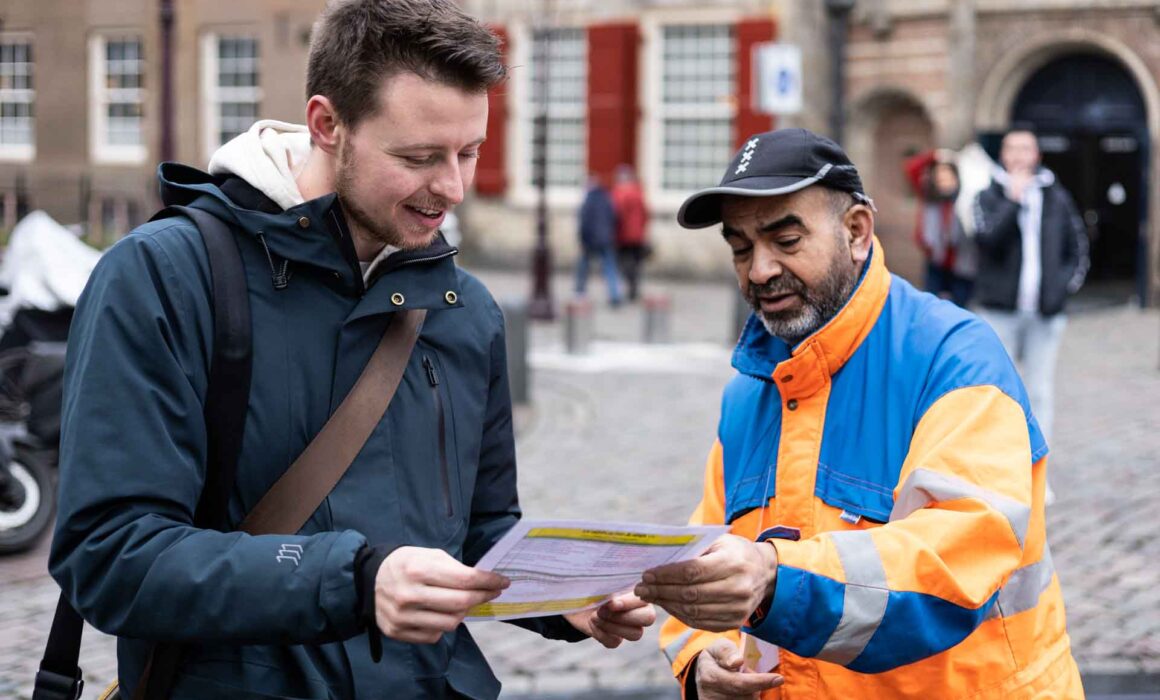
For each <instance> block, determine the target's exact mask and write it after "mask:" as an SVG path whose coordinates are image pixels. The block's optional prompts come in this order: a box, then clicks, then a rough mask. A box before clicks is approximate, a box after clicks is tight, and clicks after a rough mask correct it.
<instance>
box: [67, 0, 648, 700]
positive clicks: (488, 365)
mask: <svg viewBox="0 0 1160 700" xmlns="http://www.w3.org/2000/svg"><path fill="white" fill-rule="evenodd" d="M505 74H506V67H505V66H504V65H503V63H502V62H501V58H500V52H499V45H498V40H497V39H496V38H495V37H494V36H493V35H492V34H491V33H490V32H489V31H488V30H487V29H485V28H484V27H483V26H482V25H480V24H479V22H478V21H476V20H474V19H472V18H470V17H468V16H467V15H466V14H464V13H463V11H462V10H461V9H460V8H459V7H458V6H457V5H456V4H455V3H454V2H452V1H451V0H339V1H337V2H333V3H332V4H331V5H330V6H329V7H328V9H327V10H326V12H325V13H324V14H323V16H322V18H321V20H320V22H319V23H318V24H317V26H316V27H315V31H314V34H313V38H312V43H311V49H310V60H309V66H308V70H307V94H308V95H310V98H309V100H308V101H307V104H306V124H305V125H304V126H295V125H290V124H283V123H279V122H270V121H266V122H259V123H257V124H255V125H254V127H253V128H252V129H250V130H249V131H248V132H246V133H245V134H242V135H241V136H239V137H237V138H236V139H234V140H233V141H231V142H230V143H228V144H226V145H225V146H224V147H223V148H222V149H221V150H220V151H219V152H218V153H217V154H215V155H214V157H213V159H212V162H211V164H210V172H209V173H204V172H201V171H199V170H196V169H194V168H191V167H188V166H184V165H179V164H174V163H167V164H164V165H162V166H161V169H160V180H161V191H162V199H163V201H165V203H166V204H168V205H185V206H191V207H195V208H197V209H200V210H202V211H204V212H206V213H208V214H210V215H212V216H215V217H217V218H219V219H220V220H221V221H223V222H225V223H226V224H227V225H228V226H229V227H230V228H231V229H232V230H233V232H234V234H235V236H234V237H235V238H236V240H237V243H238V248H239V252H240V253H241V256H242V261H243V263H244V270H245V275H246V282H247V286H248V290H249V304H250V315H251V324H252V334H251V335H252V343H253V347H252V353H253V354H252V357H253V361H252V379H251V384H250V387H251V389H250V394H249V401H248V404H247V411H246V416H245V421H244V424H243V425H239V426H238V429H239V430H241V431H242V438H241V447H240V454H239V456H238V461H237V464H238V469H237V479H236V481H235V483H234V484H233V485H232V487H231V489H230V491H229V503H228V506H227V509H226V513H225V515H224V517H223V518H222V519H223V520H225V522H221V523H216V524H215V525H216V526H215V527H206V525H205V524H204V523H202V522H197V521H195V517H194V514H195V512H197V509H198V501H199V494H201V493H202V490H203V488H204V487H205V484H206V472H207V447H206V445H207V428H208V423H209V422H208V421H207V420H206V419H205V417H204V415H203V410H204V403H205V396H206V391H207V386H208V384H209V381H208V375H209V371H208V364H209V360H210V347H209V346H210V344H211V343H212V340H213V338H214V332H213V328H214V314H213V306H212V304H211V300H210V288H209V282H208V280H209V274H210V272H209V269H208V259H207V255H206V250H205V247H204V244H203V241H202V239H201V236H200V234H199V233H198V230H197V229H196V228H195V227H194V225H193V224H192V222H191V221H189V220H187V219H185V218H184V217H174V218H166V219H161V220H157V221H154V222H151V223H149V224H146V225H145V226H142V227H140V228H139V229H137V230H136V231H134V232H133V235H130V236H127V237H125V238H124V239H123V240H122V241H121V242H120V243H118V244H117V245H116V246H114V247H113V248H112V249H111V250H110V251H109V252H108V253H107V254H106V255H105V256H104V257H103V259H102V261H101V263H100V264H99V265H98V266H97V269H96V270H95V271H94V273H93V275H92V279H91V280H90V283H89V286H88V287H87V289H86V291H85V293H84V295H82V298H81V300H80V303H79V305H78V309H77V313H76V317H75V321H74V324H73V330H72V341H73V342H72V345H71V346H70V348H69V353H68V363H69V367H68V374H67V379H66V388H65V401H64V421H65V426H64V430H63V435H62V438H61V498H60V509H59V518H58V522H57V528H56V535H55V537H54V541H53V545H52V551H51V554H50V562H49V567H50V571H51V572H52V574H53V576H54V577H55V578H56V580H57V581H58V582H59V583H60V585H61V588H62V590H63V592H64V594H65V595H66V596H67V597H68V599H69V601H70V602H71V603H72V605H73V607H74V608H76V609H77V611H78V612H80V613H81V614H82V615H83V616H84V617H85V618H86V619H87V620H88V621H89V622H91V623H92V624H94V625H95V626H96V627H98V628H99V629H101V630H103V631H105V632H107V633H111V634H115V635H117V636H118V637H119V643H118V661H119V668H118V675H119V677H120V681H121V683H122V689H121V692H122V697H129V696H131V695H132V694H133V692H134V691H136V690H138V689H139V688H141V687H144V688H147V689H149V690H147V691H146V692H147V693H150V697H162V696H164V697H167V698H171V699H173V700H183V699H187V698H211V697H220V698H226V697H230V698H242V697H246V698H250V697H252V698H258V697H262V698H283V697H285V698H291V697H292V698H315V699H323V698H327V699H330V698H359V699H360V700H364V699H371V700H376V699H381V700H388V699H394V698H462V697H468V698H477V699H483V700H490V699H492V698H495V697H496V696H497V695H498V694H499V690H500V684H499V682H498V680H497V679H496V678H495V676H494V675H493V674H492V672H491V671H490V669H489V668H488V664H487V661H486V659H485V658H484V657H483V655H482V653H481V652H480V650H479V648H478V647H477V646H476V644H475V642H474V641H473V640H472V638H471V634H470V632H469V631H468V630H467V628H466V627H465V626H463V625H462V621H463V619H464V617H465V615H466V614H467V612H468V610H469V609H471V608H472V607H474V606H476V605H479V604H482V603H484V602H486V601H489V600H492V599H493V598H495V597H496V596H497V595H499V593H500V592H501V591H502V590H503V589H504V587H505V586H506V585H507V583H508V582H507V580H506V579H504V578H503V577H502V576H499V575H497V574H494V573H491V572H487V571H482V570H478V569H476V568H474V566H473V565H474V564H475V563H476V562H478V561H479V559H480V558H481V557H482V556H483V554H484V553H485V552H486V551H487V550H488V549H489V548H490V547H491V546H492V545H493V544H494V543H495V542H496V541H498V539H499V538H500V537H502V536H503V534H504V533H505V532H507V530H509V529H510V528H511V526H512V525H513V524H514V523H515V522H516V520H517V519H518V518H519V517H520V508H519V502H518V498H517V493H516V472H515V445H514V439H513V435H512V417H511V400H510V396H509V392H508V383H507V370H506V367H507V365H506V360H505V359H504V353H505V345H504V329H503V316H502V314H501V313H500V310H499V308H498V306H497V305H496V303H495V301H494V299H493V298H492V297H491V295H490V294H489V293H488V291H487V290H486V288H484V286H483V285H482V284H481V283H480V282H479V281H478V280H477V279H475V278H474V277H473V276H471V275H470V274H468V273H467V272H465V271H463V270H462V269H460V268H458V267H457V266H456V265H455V262H454V260H453V257H454V255H455V254H456V250H455V248H453V247H452V246H450V245H449V244H448V243H447V242H446V241H445V240H444V238H443V237H442V236H441V234H440V232H439V229H440V226H441V225H442V224H443V222H444V221H445V218H446V217H447V215H448V213H449V212H450V211H451V210H452V209H453V208H454V207H455V206H456V205H457V204H459V203H460V202H461V201H462V200H463V197H464V192H465V191H466V190H467V189H468V188H469V187H470V186H471V182H472V178H473V176H474V171H475V163H476V159H477V157H478V156H479V152H480V147H481V145H482V143H483V141H484V138H485V134H486V126H487V107H488V97H487V90H488V89H489V88H491V87H494V86H496V85H498V84H499V83H501V82H502V80H503V79H504V77H505ZM407 309H425V310H426V311H427V314H426V318H425V320H424V321H423V324H422V326H421V329H420V332H419V336H418V340H417V342H416V345H415V349H414V351H413V353H412V354H411V356H410V358H409V359H408V364H407V366H406V369H405V371H404V373H403V378H402V381H401V382H400V384H399V387H398V390H397V391H396V393H395V394H394V397H393V399H392V401H391V403H390V407H389V408H388V409H387V411H386V413H385V414H384V415H383V417H382V419H381V420H380V422H379V423H378V424H377V426H376V427H375V429H374V432H373V433H372V434H371V436H370V437H369V438H368V440H367V442H366V444H365V445H364V446H363V447H362V449H361V450H360V451H359V453H358V455H357V456H356V457H355V459H354V461H353V462H352V463H351V465H350V467H349V469H348V470H347V471H346V472H345V474H344V476H343V477H342V478H341V479H340V480H339V482H338V483H337V485H336V486H335V487H334V489H333V490H332V491H331V492H330V495H329V496H328V497H327V499H326V500H325V502H324V503H323V504H322V505H321V506H320V507H319V508H318V509H317V511H316V512H315V513H313V515H312V516H311V517H310V519H309V520H308V521H307V522H306V524H305V525H304V526H303V527H302V528H301V529H300V530H299V532H298V533H296V534H293V535H261V536H258V535H249V534H243V533H239V532H233V530H235V529H236V528H237V526H238V523H239V522H241V521H242V519H243V518H244V516H245V515H246V513H247V511H249V510H250V509H251V508H253V507H254V505H255V504H256V503H258V501H259V500H260V499H261V498H262V497H263V496H264V495H265V493H266V492H267V490H268V489H269V488H270V486H271V484H273V483H274V482H275V481H276V480H277V479H278V478H279V477H280V476H281V475H282V474H283V473H284V472H285V471H286V469H287V467H288V466H289V465H290V463H292V462H293V461H294V460H295V458H296V457H297V456H298V455H299V454H300V453H301V452H302V450H303V449H304V448H305V447H306V445H307V444H308V443H310V441H311V439H312V438H313V437H314V435H315V434H316V433H317V432H318V431H319V430H320V429H321V428H322V426H323V425H324V424H325V423H326V421H327V419H328V418H329V416H330V414H331V412H332V411H333V410H334V408H335V407H336V406H337V404H338V402H339V401H341V400H342V398H343V397H344V396H345V395H346V394H347V392H348V391H349V390H350V387H351V386H352V384H353V383H354V381H355V379H356V378H357V377H358V376H359V374H360V373H361V371H362V369H363V367H364V365H365V364H366V362H367V359H368V358H369V356H370V355H371V352H372V351H373V350H374V349H375V347H376V346H377V345H378V343H379V339H380V338H381V337H382V336H383V333H384V330H385V329H386V328H387V326H388V325H389V324H390V323H391V319H392V318H393V317H396V316H397V313H396V312H398V311H401V310H407ZM287 552H289V553H290V554H289V555H288V554H287ZM654 620H655V613H654V611H653V609H652V608H651V606H648V605H646V604H645V603H643V602H642V601H640V600H639V599H637V598H636V597H635V596H632V595H631V594H627V595H621V596H617V597H615V598H613V599H612V600H611V601H610V602H608V603H606V604H605V605H603V606H601V607H599V608H596V609H589V610H585V611H581V612H578V613H572V614H568V615H555V616H547V617H540V618H529V619H525V620H518V621H516V624H519V625H521V626H524V627H527V628H529V629H531V630H533V631H535V632H538V633H539V634H541V635H543V636H545V637H547V638H551V639H565V640H570V641H578V640H580V639H584V638H588V637H592V638H595V639H596V640H597V641H599V642H600V643H602V644H604V645H605V646H609V647H612V646H616V645H618V644H620V643H621V642H622V641H623V640H625V639H633V640H635V639H639V638H640V637H641V636H642V634H643V628H644V627H645V626H647V625H649V624H651V623H652V622H653V621H654ZM159 641H164V642H171V643H178V644H180V645H181V650H182V652H181V656H180V660H179V664H178V666H177V670H176V676H175V678H174V680H173V683H172V688H171V690H169V691H166V692H164V694H163V695H162V694H154V693H151V692H150V691H151V689H152V685H153V683H154V679H155V678H156V677H157V676H156V675H151V676H149V682H146V683H143V682H142V680H141V679H142V678H143V676H144V675H145V673H144V672H145V664H146V659H147V658H149V649H150V646H151V644H152V643H155V642H159Z"/></svg>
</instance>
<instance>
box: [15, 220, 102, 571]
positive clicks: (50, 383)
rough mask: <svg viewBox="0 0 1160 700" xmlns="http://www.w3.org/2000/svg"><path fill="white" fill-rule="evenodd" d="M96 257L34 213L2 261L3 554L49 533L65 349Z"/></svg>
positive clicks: (53, 509)
mask: <svg viewBox="0 0 1160 700" xmlns="http://www.w3.org/2000/svg"><path fill="white" fill-rule="evenodd" d="M99 257H100V253H99V252H98V251H96V250H94V249H92V248H90V247H89V246H87V245H85V244H84V243H83V242H81V241H80V240H79V239H78V238H77V237H76V236H75V235H74V234H73V233H72V232H70V231H69V230H67V229H65V228H64V227H62V226H60V225H59V224H57V223H56V222H55V221H53V220H52V219H51V218H50V217H49V216H48V215H47V214H45V213H44V212H40V211H37V212H33V213H31V214H29V215H28V216H27V217H25V218H24V219H23V220H21V222H20V223H19V224H17V226H16V228H14V229H13V231H12V234H11V236H10V237H9V244H8V249H7V250H6V251H5V253H4V258H3V261H0V554H8V553H13V552H20V551H23V550H26V549H28V548H30V547H32V546H33V545H34V544H35V543H36V542H37V540H39V539H40V537H41V536H42V535H43V534H44V533H45V532H46V531H47V530H48V529H49V527H50V526H51V525H52V522H53V516H54V514H55V512H56V465H57V455H58V447H59V443H60V418H61V397H62V386H63V379H64V357H65V347H66V345H65V341H66V340H67V339H68V328H69V323H70V322H71V320H72V315H73V309H74V307H75V306H76V302H77V298H78V297H79V296H80V293H81V290H82V289H83V288H84V285H85V283H86V282H87V281H88V276H89V274H90V273H91V272H92V268H93V266H94V265H95V264H96V261H97V259H98V258H99Z"/></svg>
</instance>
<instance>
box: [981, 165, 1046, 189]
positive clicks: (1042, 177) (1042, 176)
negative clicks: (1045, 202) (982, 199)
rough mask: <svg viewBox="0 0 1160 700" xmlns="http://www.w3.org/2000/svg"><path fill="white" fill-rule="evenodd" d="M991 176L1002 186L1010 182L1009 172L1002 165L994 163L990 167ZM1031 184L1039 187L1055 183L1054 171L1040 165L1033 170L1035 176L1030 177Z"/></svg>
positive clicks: (1042, 187)
mask: <svg viewBox="0 0 1160 700" xmlns="http://www.w3.org/2000/svg"><path fill="white" fill-rule="evenodd" d="M991 176H992V177H993V178H995V182H997V183H999V184H1000V185H1002V186H1003V187H1006V186H1007V185H1010V184H1011V174H1010V173H1008V172H1007V171H1006V170H1004V169H1003V166H1001V165H999V164H997V163H996V164H995V165H994V167H993V168H992V169H991ZM1031 184H1033V185H1035V186H1036V187H1038V188H1040V189H1044V188H1047V187H1051V186H1052V185H1054V184H1055V173H1053V172H1051V171H1050V170H1048V169H1047V168H1045V167H1043V166H1042V165H1041V166H1039V168H1038V169H1037V170H1036V171H1035V177H1034V178H1032V180H1031Z"/></svg>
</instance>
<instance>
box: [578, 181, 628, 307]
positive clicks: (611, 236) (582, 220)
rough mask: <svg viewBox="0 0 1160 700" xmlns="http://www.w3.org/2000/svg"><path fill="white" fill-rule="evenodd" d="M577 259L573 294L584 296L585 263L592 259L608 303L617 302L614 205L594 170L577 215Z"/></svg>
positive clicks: (618, 294) (618, 297) (585, 285)
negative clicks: (599, 271)
mask: <svg viewBox="0 0 1160 700" xmlns="http://www.w3.org/2000/svg"><path fill="white" fill-rule="evenodd" d="M577 229H578V232H579V234H580V258H579V259H578V260H577V261H576V294H577V296H584V295H585V293H586V292H585V290H586V288H587V287H588V263H589V260H590V259H591V258H596V259H597V260H598V261H599V263H600V266H601V269H602V270H603V272H604V280H605V282H607V283H608V303H609V304H611V305H612V306H619V305H620V275H619V273H618V272H617V270H616V208H615V207H614V206H613V204H612V195H611V194H609V192H608V188H607V187H605V186H604V182H603V180H602V179H601V177H600V176H599V175H597V174H595V173H593V174H592V175H590V176H589V177H588V189H587V191H586V192H585V193H584V202H583V203H582V204H581V205H580V211H579V214H578V217H577Z"/></svg>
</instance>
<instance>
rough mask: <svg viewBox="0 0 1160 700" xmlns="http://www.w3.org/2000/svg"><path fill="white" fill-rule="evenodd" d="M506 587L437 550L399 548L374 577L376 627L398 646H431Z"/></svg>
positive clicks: (501, 580) (498, 579)
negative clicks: (477, 607)
mask: <svg viewBox="0 0 1160 700" xmlns="http://www.w3.org/2000/svg"><path fill="white" fill-rule="evenodd" d="M510 584H511V582H510V581H508V579H507V578H505V577H503V576H500V575H499V574H496V573H492V572H490V571H480V570H478V569H473V568H471V567H470V566H465V565H464V564H463V563H461V562H459V561H457V560H456V559H455V558H454V557H452V556H451V555H450V554H448V553H447V552H444V551H443V550H441V549H426V548H422V547H399V548H398V549H396V550H395V551H393V552H391V554H390V555H389V556H387V558H386V559H384V560H383V563H382V565H381V566H379V570H378V573H377V574H376V575H375V622H376V623H378V626H379V629H380V630H382V632H383V634H385V635H387V636H388V637H390V638H392V639H397V640H399V641H401V642H410V643H412V644H434V643H435V642H437V641H439V638H440V637H442V636H443V634H444V633H445V632H451V631H452V630H454V629H455V628H456V627H458V626H459V625H460V623H462V622H463V618H464V617H465V616H466V615H467V611H468V610H470V609H471V608H473V607H475V606H476V605H479V604H480V603H486V602H487V601H489V600H492V599H493V598H495V597H496V596H498V595H499V594H500V593H501V592H502V591H503V589H505V588H507V587H508V586H509V585H510Z"/></svg>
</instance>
